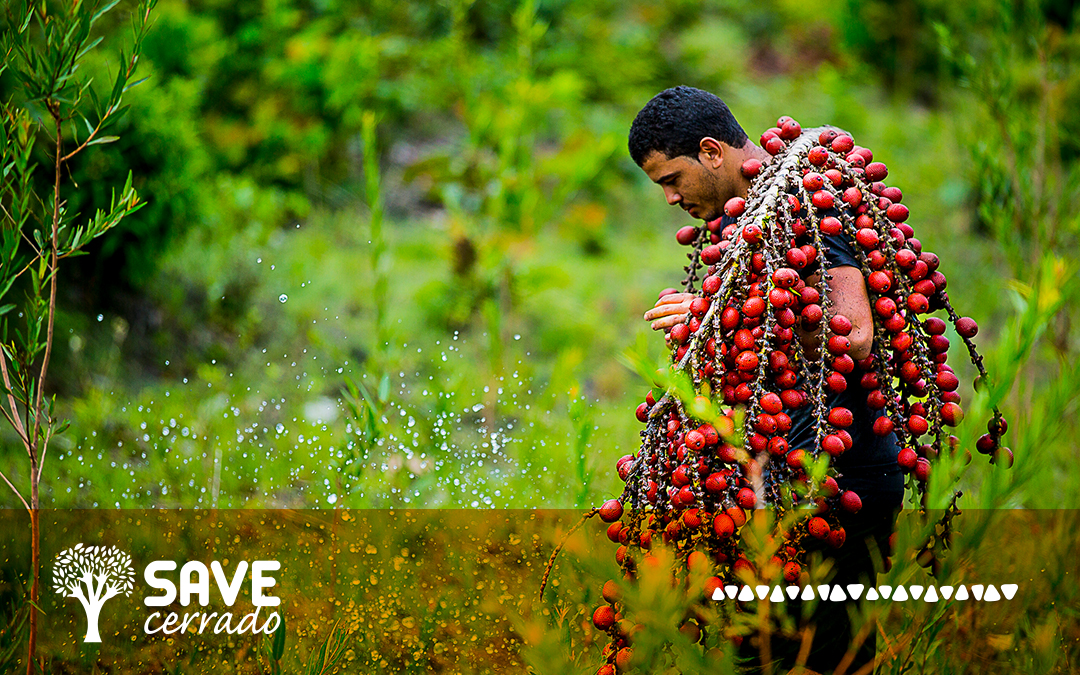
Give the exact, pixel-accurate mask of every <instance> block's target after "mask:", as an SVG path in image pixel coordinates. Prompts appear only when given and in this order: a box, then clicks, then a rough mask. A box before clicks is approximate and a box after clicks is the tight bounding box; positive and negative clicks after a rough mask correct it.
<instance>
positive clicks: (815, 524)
mask: <svg viewBox="0 0 1080 675" xmlns="http://www.w3.org/2000/svg"><path fill="white" fill-rule="evenodd" d="M834 143H835V141H834ZM806 529H807V530H809V532H810V536H812V537H814V538H815V539H824V538H825V537H827V536H829V524H828V523H827V522H825V519H824V518H821V517H818V516H815V517H813V518H811V519H810V522H809V524H808V525H807V527H806Z"/></svg>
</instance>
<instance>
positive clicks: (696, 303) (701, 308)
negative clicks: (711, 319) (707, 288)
mask: <svg viewBox="0 0 1080 675" xmlns="http://www.w3.org/2000/svg"><path fill="white" fill-rule="evenodd" d="M709 304H710V303H709V300H708V299H707V298H694V299H693V300H691V301H690V313H691V314H693V315H694V316H697V317H701V316H705V313H706V312H708V311H709Z"/></svg>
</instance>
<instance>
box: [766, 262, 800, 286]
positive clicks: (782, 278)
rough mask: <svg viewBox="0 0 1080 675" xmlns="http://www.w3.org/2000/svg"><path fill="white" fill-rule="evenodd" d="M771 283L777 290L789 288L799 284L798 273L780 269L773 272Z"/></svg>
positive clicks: (786, 268) (787, 268)
mask: <svg viewBox="0 0 1080 675" xmlns="http://www.w3.org/2000/svg"><path fill="white" fill-rule="evenodd" d="M772 282H773V285H774V286H776V287H777V288H791V287H792V286H794V285H795V284H797V283H799V273H798V272H796V271H795V270H793V269H791V268H790V267H781V268H780V269H778V270H776V271H775V272H773V275H772Z"/></svg>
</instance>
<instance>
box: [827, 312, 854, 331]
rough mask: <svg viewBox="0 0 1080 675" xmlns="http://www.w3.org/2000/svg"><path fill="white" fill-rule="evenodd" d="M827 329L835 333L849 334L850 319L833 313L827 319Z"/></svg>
mask: <svg viewBox="0 0 1080 675" xmlns="http://www.w3.org/2000/svg"><path fill="white" fill-rule="evenodd" d="M829 330H831V331H832V332H833V333H835V334H836V335H850V334H851V320H850V319H848V318H847V317H846V316H844V315H843V314H834V315H833V317H832V318H831V319H829Z"/></svg>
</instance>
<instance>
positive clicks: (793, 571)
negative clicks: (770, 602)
mask: <svg viewBox="0 0 1080 675" xmlns="http://www.w3.org/2000/svg"><path fill="white" fill-rule="evenodd" d="M801 573H802V568H801V567H799V563H797V562H795V561H792V562H789V563H787V564H786V565H784V581H786V582H788V583H789V584H793V583H795V582H796V581H798V580H799V575H800V574H801Z"/></svg>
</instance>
